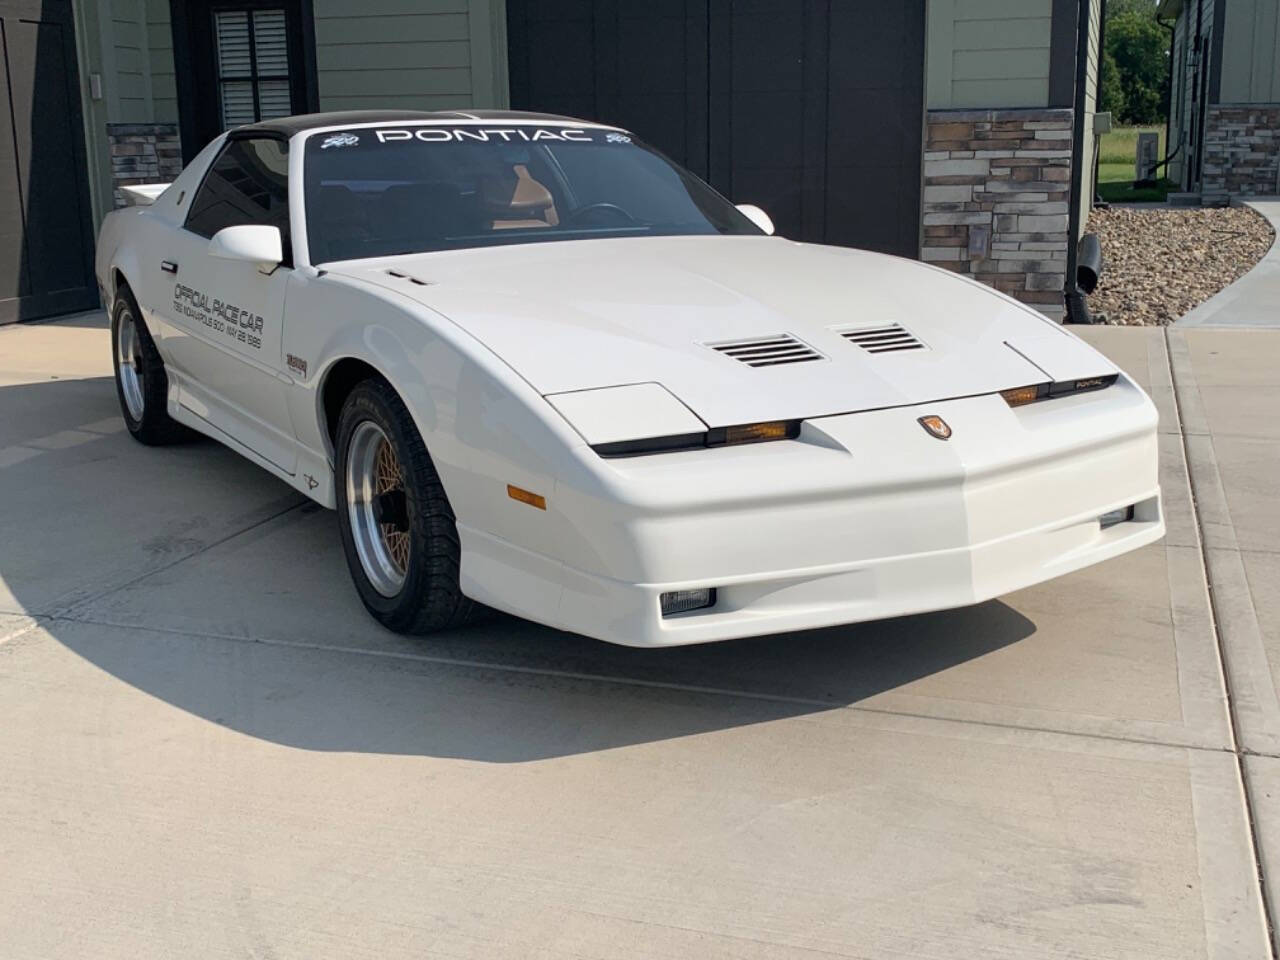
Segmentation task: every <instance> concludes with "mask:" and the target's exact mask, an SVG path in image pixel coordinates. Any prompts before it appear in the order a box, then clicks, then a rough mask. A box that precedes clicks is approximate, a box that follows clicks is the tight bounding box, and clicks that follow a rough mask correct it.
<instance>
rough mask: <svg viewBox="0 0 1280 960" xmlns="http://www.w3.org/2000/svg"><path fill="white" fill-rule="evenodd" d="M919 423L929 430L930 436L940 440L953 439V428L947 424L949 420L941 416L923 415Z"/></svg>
mask: <svg viewBox="0 0 1280 960" xmlns="http://www.w3.org/2000/svg"><path fill="white" fill-rule="evenodd" d="M919 423H920V426H922V427H924V428H925V430H927V431H928V432H929V435H930V436H932V437H937V438H938V439H939V440H950V439H951V428H950V427H949V426H947V421H945V420H943V419H942V418H941V417H938V416H934V415H933V414H930V415H929V416H927V417H921V418H920V420H919Z"/></svg>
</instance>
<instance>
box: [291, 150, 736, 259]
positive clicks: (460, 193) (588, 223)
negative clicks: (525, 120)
mask: <svg viewBox="0 0 1280 960" xmlns="http://www.w3.org/2000/svg"><path fill="white" fill-rule="evenodd" d="M304 159H305V167H304V170H305V174H304V178H305V191H306V213H307V245H308V247H309V248H310V255H311V256H310V259H311V262H312V263H317V264H319V263H328V262H331V261H335V260H352V259H358V258H362V257H381V256H391V255H395V254H403V253H422V252H427V251H433V250H455V249H459V248H462V247H481V246H494V245H498V244H512V243H538V242H544V241H548V240H580V239H585V238H588V237H632V236H641V237H643V236H664V237H670V236H686V235H715V234H754V235H758V234H759V233H760V230H759V228H758V227H756V226H755V224H753V223H752V222H751V221H750V220H748V219H747V218H746V217H745V216H743V215H742V214H741V213H740V212H739V211H738V210H737V209H736V208H735V207H734V206H733V204H731V203H729V202H728V201H727V200H725V199H724V198H723V197H722V196H720V195H719V194H718V193H716V192H715V191H714V190H712V189H711V188H710V187H709V186H707V185H706V184H705V183H703V182H702V181H701V180H699V179H698V178H697V177H695V176H693V175H692V174H691V173H688V172H687V171H685V170H682V169H680V168H679V167H677V166H676V165H675V164H673V163H671V162H670V161H669V160H667V159H666V158H665V157H663V156H662V155H661V154H659V153H658V152H657V151H655V150H653V149H652V148H650V147H648V146H646V145H645V144H643V143H641V142H640V141H638V140H636V139H635V138H633V137H631V136H630V135H629V134H624V133H619V132H617V131H613V130H600V129H592V128H580V127H565V126H560V125H547V126H528V125H521V126H511V127H501V126H482V125H463V126H457V127H444V126H438V125H432V126H416V127H415V126H406V127H392V126H388V127H379V128H367V127H366V128H360V129H355V130H348V131H341V132H326V133H320V134H313V135H312V136H310V137H308V138H307V144H306V150H305V155H304Z"/></svg>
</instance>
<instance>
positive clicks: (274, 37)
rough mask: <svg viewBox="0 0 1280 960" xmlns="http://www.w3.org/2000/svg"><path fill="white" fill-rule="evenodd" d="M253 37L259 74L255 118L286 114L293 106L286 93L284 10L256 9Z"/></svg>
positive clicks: (287, 52) (287, 42)
mask: <svg viewBox="0 0 1280 960" xmlns="http://www.w3.org/2000/svg"><path fill="white" fill-rule="evenodd" d="M253 38H254V44H253V49H254V55H255V57H256V58H257V61H258V77H259V81H258V119H259V120H271V119H273V118H275V117H287V116H288V115H289V114H291V113H292V112H293V109H292V103H291V100H290V97H289V38H288V35H287V33H286V30H285V18H284V11H283V10H255V11H254V12H253ZM272 78H275V79H272Z"/></svg>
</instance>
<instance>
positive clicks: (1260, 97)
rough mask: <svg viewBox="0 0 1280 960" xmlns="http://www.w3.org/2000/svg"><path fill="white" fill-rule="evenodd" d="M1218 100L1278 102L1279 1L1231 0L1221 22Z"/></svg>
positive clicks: (1242, 102) (1279, 85)
mask: <svg viewBox="0 0 1280 960" xmlns="http://www.w3.org/2000/svg"><path fill="white" fill-rule="evenodd" d="M1222 29H1223V34H1222V94H1221V97H1220V99H1219V102H1221V103H1231V104H1245V103H1250V104H1252V103H1273V104H1274V103H1280V0H1231V2H1230V3H1229V4H1228V5H1227V16H1226V22H1225V23H1224V24H1223V25H1222Z"/></svg>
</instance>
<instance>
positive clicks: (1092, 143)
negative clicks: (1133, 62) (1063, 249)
mask: <svg viewBox="0 0 1280 960" xmlns="http://www.w3.org/2000/svg"><path fill="white" fill-rule="evenodd" d="M1101 39H1102V0H1090V3H1089V50H1088V61H1087V66H1086V82H1085V88H1084V145H1083V147H1082V149H1081V154H1080V162H1081V163H1082V164H1083V167H1082V169H1081V173H1082V177H1081V181H1080V197H1079V204H1080V209H1079V214H1080V219H1079V221H1078V222H1079V224H1080V232H1081V234H1083V233H1084V231H1085V228H1086V227H1087V225H1088V223H1089V213H1090V211H1092V209H1093V197H1094V193H1095V192H1096V188H1097V180H1096V176H1095V175H1096V172H1097V170H1096V167H1095V166H1094V162H1093V157H1094V150H1095V147H1096V141H1097V137H1096V135H1095V134H1094V131H1093V118H1094V116H1095V115H1096V113H1097V110H1098V71H1099V69H1100V64H1101V47H1100V42H1101ZM1075 239H1076V240H1077V241H1078V240H1079V239H1080V238H1079V237H1076V238H1075Z"/></svg>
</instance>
